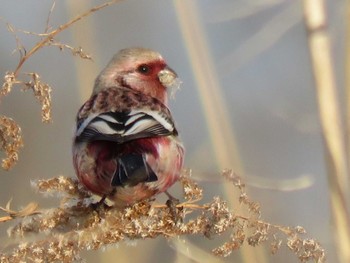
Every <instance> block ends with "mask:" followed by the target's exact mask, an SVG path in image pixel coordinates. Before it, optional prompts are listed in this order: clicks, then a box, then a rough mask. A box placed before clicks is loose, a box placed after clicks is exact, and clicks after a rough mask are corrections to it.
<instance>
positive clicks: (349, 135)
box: [345, 1, 350, 166]
mask: <svg viewBox="0 0 350 263" xmlns="http://www.w3.org/2000/svg"><path fill="white" fill-rule="evenodd" d="M345 21H346V25H345V26H346V32H345V34H346V38H345V91H346V140H347V144H346V145H347V149H346V151H347V152H348V153H349V152H350V1H346V14H345ZM348 166H350V155H349V156H348Z"/></svg>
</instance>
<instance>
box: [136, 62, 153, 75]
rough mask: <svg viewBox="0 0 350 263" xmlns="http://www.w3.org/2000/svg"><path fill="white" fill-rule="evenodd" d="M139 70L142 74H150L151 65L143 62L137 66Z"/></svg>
mask: <svg viewBox="0 0 350 263" xmlns="http://www.w3.org/2000/svg"><path fill="white" fill-rule="evenodd" d="M137 71H138V72H140V73H142V74H148V73H149V72H150V67H149V66H148V65H146V64H142V65H140V66H139V67H138V68H137Z"/></svg>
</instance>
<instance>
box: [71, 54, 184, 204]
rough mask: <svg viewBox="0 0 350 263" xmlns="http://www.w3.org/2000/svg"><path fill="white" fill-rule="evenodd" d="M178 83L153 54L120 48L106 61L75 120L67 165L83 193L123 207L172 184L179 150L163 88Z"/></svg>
mask: <svg viewBox="0 0 350 263" xmlns="http://www.w3.org/2000/svg"><path fill="white" fill-rule="evenodd" d="M179 83H180V82H179V80H178V78H177V75H176V73H175V72H174V71H173V70H172V69H170V68H169V67H168V66H167V65H166V63H165V61H164V59H163V58H162V57H161V55H160V54H159V53H157V52H155V51H152V50H149V49H144V48H130V49H123V50H121V51H119V52H118V53H117V54H116V55H115V56H114V57H113V58H112V60H111V61H110V62H109V64H108V65H107V67H106V68H105V69H104V70H102V72H101V73H100V75H99V76H98V77H97V79H96V81H95V86H94V89H93V93H92V95H91V97H90V99H89V100H88V101H87V102H85V104H84V105H83V106H82V107H81V108H80V110H79V112H78V115H77V119H76V121H77V127H76V131H75V137H74V142H73V163H74V168H75V171H76V174H77V176H78V178H79V180H80V182H81V183H82V184H83V185H84V186H85V187H86V188H87V189H88V190H90V191H91V192H93V193H95V194H97V195H100V196H102V197H103V200H104V198H108V199H110V200H112V201H114V202H115V205H116V206H120V207H123V206H126V205H131V204H133V203H135V202H137V201H140V200H144V199H147V198H150V197H152V196H154V195H156V194H158V193H162V192H165V191H166V190H167V189H168V188H169V187H170V186H171V185H173V184H174V183H175V182H176V181H177V180H178V178H179V174H180V171H181V169H182V166H183V158H184V148H183V146H182V144H181V142H180V141H179V139H178V133H177V130H176V128H175V125H174V121H173V118H172V116H171V113H170V111H169V109H168V108H167V100H168V99H167V88H170V87H172V86H175V85H178V84H179Z"/></svg>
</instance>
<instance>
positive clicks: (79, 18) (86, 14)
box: [14, 0, 122, 77]
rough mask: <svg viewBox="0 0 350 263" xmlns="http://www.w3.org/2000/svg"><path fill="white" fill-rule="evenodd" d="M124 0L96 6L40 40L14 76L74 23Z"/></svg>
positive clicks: (19, 64)
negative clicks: (30, 59) (29, 59)
mask: <svg viewBox="0 0 350 263" xmlns="http://www.w3.org/2000/svg"><path fill="white" fill-rule="evenodd" d="M120 1H122V0H113V1H110V2H107V3H104V4H101V5H98V6H95V7H93V8H91V9H90V10H88V11H86V12H84V13H82V14H80V15H78V16H76V17H75V18H73V19H72V20H70V21H68V22H67V23H65V24H63V25H60V26H59V27H58V28H56V29H55V30H52V31H51V32H49V33H47V36H45V37H44V38H43V39H42V40H40V41H39V42H38V43H36V44H35V46H34V47H33V48H32V49H31V50H29V51H28V52H26V54H25V55H24V56H22V57H21V59H20V61H19V63H18V65H17V67H16V69H15V71H14V76H15V77H17V75H18V73H19V71H20V69H21V68H22V66H23V64H24V63H25V62H26V61H27V60H28V58H30V57H31V56H32V55H33V54H35V53H36V52H37V51H38V50H39V49H40V48H41V47H43V46H45V45H46V44H48V43H49V42H51V41H52V39H53V38H54V37H55V36H56V35H58V34H59V33H61V32H62V31H63V30H65V29H67V28H68V27H70V26H72V25H73V24H74V23H76V22H78V21H80V20H81V19H83V18H85V17H87V16H88V15H90V14H91V13H93V12H96V11H98V10H101V9H103V8H105V7H107V6H110V5H113V4H115V3H117V2H120Z"/></svg>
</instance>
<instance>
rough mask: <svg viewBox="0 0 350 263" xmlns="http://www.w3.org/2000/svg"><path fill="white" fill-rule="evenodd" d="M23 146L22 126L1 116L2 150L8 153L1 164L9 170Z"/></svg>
mask: <svg viewBox="0 0 350 263" xmlns="http://www.w3.org/2000/svg"><path fill="white" fill-rule="evenodd" d="M21 147H23V141H22V134H21V128H20V127H19V126H18V125H17V123H16V122H15V121H14V120H13V119H11V118H9V117H5V116H0V150H1V151H3V152H4V153H5V154H6V157H5V158H4V159H3V160H2V163H1V166H2V168H3V169H5V170H9V169H10V168H11V167H12V166H13V165H14V164H15V163H16V162H17V161H18V151H19V149H20V148H21Z"/></svg>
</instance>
